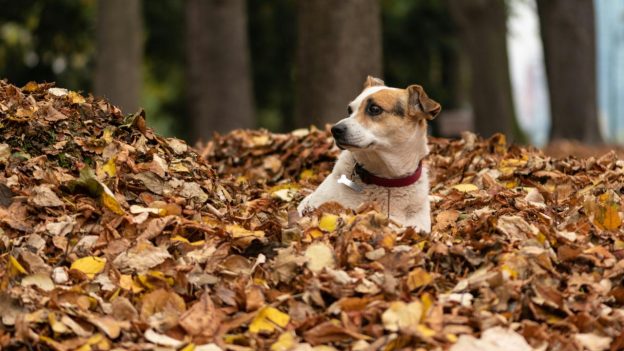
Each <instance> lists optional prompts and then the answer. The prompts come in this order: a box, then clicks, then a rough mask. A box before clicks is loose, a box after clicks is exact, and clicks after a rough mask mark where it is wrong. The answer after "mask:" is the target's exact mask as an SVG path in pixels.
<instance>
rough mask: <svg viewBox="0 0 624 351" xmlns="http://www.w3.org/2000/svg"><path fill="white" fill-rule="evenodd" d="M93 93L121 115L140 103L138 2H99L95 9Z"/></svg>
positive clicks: (141, 36)
mask: <svg viewBox="0 0 624 351" xmlns="http://www.w3.org/2000/svg"><path fill="white" fill-rule="evenodd" d="M96 31H97V35H96V37H97V43H96V50H97V54H96V65H95V66H96V67H95V83H94V90H95V94H96V95H99V96H103V97H106V98H107V99H109V100H110V101H111V102H112V103H113V104H114V105H116V106H118V107H119V108H121V110H122V111H123V112H124V113H132V112H136V111H137V110H138V108H139V104H140V100H141V89H142V85H143V82H142V79H143V75H142V74H141V69H142V60H143V21H142V20H141V1H140V0H99V1H98V7H97V27H96Z"/></svg>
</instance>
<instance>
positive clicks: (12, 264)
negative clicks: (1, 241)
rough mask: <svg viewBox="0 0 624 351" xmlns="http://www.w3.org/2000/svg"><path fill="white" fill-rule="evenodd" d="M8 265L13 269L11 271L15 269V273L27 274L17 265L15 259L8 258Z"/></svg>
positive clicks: (17, 262)
mask: <svg viewBox="0 0 624 351" xmlns="http://www.w3.org/2000/svg"><path fill="white" fill-rule="evenodd" d="M9 263H10V264H11V267H13V269H15V270H16V271H17V272H19V273H22V274H28V272H27V271H26V269H25V268H24V267H23V266H22V265H21V264H20V263H19V261H17V259H16V258H15V257H13V256H9Z"/></svg>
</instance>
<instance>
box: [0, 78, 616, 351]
mask: <svg viewBox="0 0 624 351" xmlns="http://www.w3.org/2000/svg"><path fill="white" fill-rule="evenodd" d="M148 120H149V119H148ZM431 151H432V152H431V155H430V156H429V157H428V159H427V160H426V164H427V166H428V167H429V168H430V174H431V183H432V184H431V188H432V191H431V198H430V200H431V202H432V218H433V230H432V233H431V234H423V233H417V232H414V231H413V230H410V229H404V228H400V227H397V226H396V225H395V224H394V223H388V221H387V219H386V216H385V215H384V214H383V213H379V212H378V211H377V210H376V209H377V205H376V204H372V203H371V204H364V205H362V206H361V207H360V208H359V209H357V210H355V211H353V210H347V209H343V208H340V206H337V205H335V204H327V205H325V206H324V207H323V208H321V209H319V210H317V211H316V212H315V213H313V214H311V215H308V216H306V217H304V218H299V216H298V215H297V214H296V211H295V207H296V204H297V203H298V201H299V200H300V199H302V197H303V196H305V195H306V194H308V193H309V192H310V191H312V190H313V189H314V187H315V186H316V185H317V184H319V182H320V181H321V180H322V179H323V178H324V177H325V176H326V175H327V174H328V173H329V171H330V170H331V167H332V163H333V161H334V160H335V157H336V155H337V152H338V151H337V150H336V149H335V148H334V147H333V144H332V140H331V137H330V135H329V134H328V133H327V132H325V131H320V130H315V129H313V130H297V131H294V132H293V133H290V134H270V133H267V132H263V131H235V132H233V133H231V134H228V135H225V136H218V137H216V138H215V140H213V141H212V142H210V143H209V144H207V145H205V146H203V147H202V148H200V149H193V148H190V147H188V146H187V145H186V144H185V143H183V142H182V141H179V140H177V139H167V138H162V137H160V136H158V135H155V134H154V133H153V132H152V131H151V130H150V129H149V128H148V127H146V119H145V115H144V114H143V113H142V112H139V113H137V114H133V115H129V116H123V115H122V114H121V113H120V111H119V110H118V109H116V108H115V107H114V106H111V105H110V104H109V103H107V102H106V101H103V100H97V99H93V98H92V97H84V96H81V95H80V94H77V93H75V92H71V91H66V90H64V89H60V88H56V87H53V86H52V85H46V84H34V83H30V84H28V85H26V86H25V87H23V88H16V87H14V86H12V85H9V84H7V83H4V82H2V83H0V267H2V269H0V349H3V350H4V349H15V350H32V349H39V350H50V349H51V350H111V349H119V350H143V349H162V350H185V351H191V350H211V351H214V350H236V351H238V350H256V349H266V350H269V349H270V350H273V351H279V350H284V351H285V350H333V349H339V350H342V349H351V350H395V349H418V348H421V349H449V348H450V349H451V350H486V351H487V350H499V349H504V350H545V349H548V350H584V349H585V350H590V351H599V350H609V349H610V350H618V349H622V348H623V347H624V334H623V331H624V309H623V308H622V307H623V304H624V286H622V278H623V277H624V261H623V260H622V258H623V257H624V241H623V240H624V237H623V236H622V220H621V218H622V213H621V212H622V209H623V204H622V201H621V197H622V194H623V192H624V177H623V174H624V162H622V161H620V160H618V159H617V158H616V156H615V155H614V154H606V155H605V156H602V157H600V158H597V159H596V158H589V159H580V160H579V159H574V158H563V159H552V158H549V157H546V156H544V155H543V154H542V153H541V152H540V151H537V150H534V149H527V148H520V147H514V146H508V145H506V143H505V139H504V137H502V136H495V137H493V138H491V139H489V140H481V139H479V138H477V137H475V136H474V135H472V134H466V135H464V136H463V138H462V139H460V140H446V139H433V138H432V139H431Z"/></svg>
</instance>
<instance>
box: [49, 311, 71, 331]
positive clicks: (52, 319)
mask: <svg viewBox="0 0 624 351" xmlns="http://www.w3.org/2000/svg"><path fill="white" fill-rule="evenodd" d="M48 324H50V327H51V328H52V331H54V332H55V333H58V334H66V333H69V332H70V330H69V328H67V326H66V325H65V324H64V323H62V322H61V321H58V320H57V319H56V315H55V314H54V313H49V314H48Z"/></svg>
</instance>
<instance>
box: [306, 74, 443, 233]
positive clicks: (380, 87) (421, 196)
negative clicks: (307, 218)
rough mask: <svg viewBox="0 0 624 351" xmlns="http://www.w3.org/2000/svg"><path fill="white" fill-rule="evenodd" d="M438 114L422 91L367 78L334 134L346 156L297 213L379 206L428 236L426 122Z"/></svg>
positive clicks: (419, 88) (342, 156)
mask: <svg viewBox="0 0 624 351" xmlns="http://www.w3.org/2000/svg"><path fill="white" fill-rule="evenodd" d="M440 109H441V107H440V104H438V103H437V102H435V101H433V100H432V99H430V98H429V97H428V96H427V94H426V93H425V91H424V90H423V88H422V87H421V86H420V85H410V86H409V87H407V88H406V89H398V88H390V87H387V86H385V85H384V82H383V81H381V80H380V79H377V78H373V77H371V76H369V77H368V78H367V79H366V81H365V82H364V90H363V91H362V92H361V93H360V95H358V96H357V97H356V98H355V100H353V101H352V102H351V103H350V104H349V105H348V109H347V112H348V114H349V116H348V117H347V118H345V119H343V120H341V121H339V122H338V123H336V124H335V125H334V126H333V127H332V129H331V132H332V135H333V136H334V140H335V142H336V145H337V146H338V147H339V148H341V149H343V150H344V151H343V152H342V153H341V154H340V156H339V157H338V161H337V163H336V165H335V166H334V169H333V170H332V173H331V174H330V175H329V176H328V177H327V178H326V179H325V180H324V181H323V182H322V183H321V185H320V186H319V187H318V188H317V189H316V191H314V192H313V193H312V194H310V195H308V196H307V197H306V198H305V199H303V201H302V202H301V203H300V204H299V206H298V207H297V210H298V211H299V213H303V212H305V211H306V210H308V209H312V208H316V207H319V206H320V205H321V204H323V203H325V202H330V201H335V202H338V203H339V204H341V205H342V206H344V207H347V208H356V207H358V206H359V205H361V204H362V203H363V202H366V201H376V202H377V203H379V204H380V205H381V207H382V209H383V211H385V212H386V213H388V215H389V217H390V218H391V219H392V220H394V221H395V222H397V223H400V224H402V225H404V226H411V227H414V228H415V229H416V230H421V231H425V232H429V231H430V230H431V218H430V207H429V179H428V176H427V170H426V168H424V167H423V164H422V159H423V158H424V157H425V156H427V154H428V153H429V148H428V146H427V121H428V120H432V119H433V118H435V116H436V115H437V114H438V113H439V112H440Z"/></svg>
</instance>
